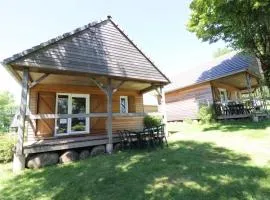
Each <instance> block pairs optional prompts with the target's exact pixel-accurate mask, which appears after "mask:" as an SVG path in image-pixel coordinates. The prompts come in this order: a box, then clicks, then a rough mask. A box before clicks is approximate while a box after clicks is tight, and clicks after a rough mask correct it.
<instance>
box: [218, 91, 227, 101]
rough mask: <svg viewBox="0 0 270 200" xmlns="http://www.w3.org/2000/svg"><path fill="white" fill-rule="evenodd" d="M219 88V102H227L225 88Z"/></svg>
mask: <svg viewBox="0 0 270 200" xmlns="http://www.w3.org/2000/svg"><path fill="white" fill-rule="evenodd" d="M218 90H219V96H220V101H221V103H227V102H228V94H227V90H226V89H224V88H218Z"/></svg>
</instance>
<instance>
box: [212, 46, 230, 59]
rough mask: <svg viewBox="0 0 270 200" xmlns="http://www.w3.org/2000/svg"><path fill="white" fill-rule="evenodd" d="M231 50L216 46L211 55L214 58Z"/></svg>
mask: <svg viewBox="0 0 270 200" xmlns="http://www.w3.org/2000/svg"><path fill="white" fill-rule="evenodd" d="M232 51H233V50H232V49H228V48H226V47H225V48H218V49H217V50H216V51H215V52H214V53H213V57H214V58H217V57H220V56H223V55H225V54H227V53H230V52H232Z"/></svg>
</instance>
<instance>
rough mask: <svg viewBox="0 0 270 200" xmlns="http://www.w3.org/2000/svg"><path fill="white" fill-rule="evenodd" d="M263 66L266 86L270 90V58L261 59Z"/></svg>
mask: <svg viewBox="0 0 270 200" xmlns="http://www.w3.org/2000/svg"><path fill="white" fill-rule="evenodd" d="M260 61H261V64H262V70H263V74H264V80H265V85H266V86H267V87H268V88H269V89H270V58H269V59H264V60H262V59H260Z"/></svg>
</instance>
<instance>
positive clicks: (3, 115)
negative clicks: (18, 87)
mask: <svg viewBox="0 0 270 200" xmlns="http://www.w3.org/2000/svg"><path fill="white" fill-rule="evenodd" d="M15 110H16V105H15V100H14V96H13V95H12V94H11V93H10V92H8V91H0V131H3V132H7V131H8V129H9V126H10V123H11V120H12V118H13V116H14V114H15Z"/></svg>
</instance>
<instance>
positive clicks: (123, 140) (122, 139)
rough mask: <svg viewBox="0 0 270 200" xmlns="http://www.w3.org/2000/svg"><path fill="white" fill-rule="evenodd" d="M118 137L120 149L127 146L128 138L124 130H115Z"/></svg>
mask: <svg viewBox="0 0 270 200" xmlns="http://www.w3.org/2000/svg"><path fill="white" fill-rule="evenodd" d="M117 132H118V135H119V138H120V145H121V149H122V150H124V149H125V147H127V146H128V138H127V136H126V134H125V132H124V131H120V130H119V131H117Z"/></svg>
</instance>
